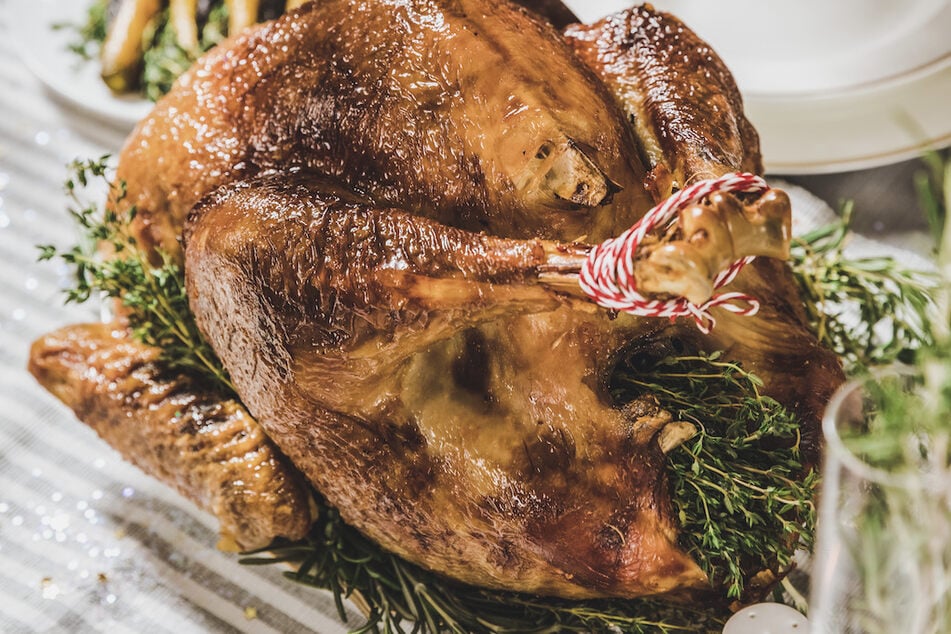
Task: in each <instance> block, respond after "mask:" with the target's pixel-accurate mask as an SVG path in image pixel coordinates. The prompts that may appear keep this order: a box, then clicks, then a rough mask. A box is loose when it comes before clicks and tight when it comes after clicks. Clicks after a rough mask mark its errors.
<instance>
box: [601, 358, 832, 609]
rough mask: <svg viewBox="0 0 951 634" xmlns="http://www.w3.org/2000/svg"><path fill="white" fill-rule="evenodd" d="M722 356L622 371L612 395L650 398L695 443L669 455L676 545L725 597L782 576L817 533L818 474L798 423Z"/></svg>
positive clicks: (754, 380)
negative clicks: (761, 575)
mask: <svg viewBox="0 0 951 634" xmlns="http://www.w3.org/2000/svg"><path fill="white" fill-rule="evenodd" d="M719 357H720V355H719V354H712V355H709V356H707V355H698V356H677V357H671V358H667V359H664V360H662V361H661V362H660V363H659V364H658V365H657V366H656V367H655V368H653V369H651V370H649V371H648V372H646V373H643V372H642V373H636V372H628V371H626V370H625V369H624V368H622V369H621V370H620V373H619V374H618V376H616V377H615V395H616V398H618V400H621V401H623V400H628V398H629V395H630V394H632V393H638V392H641V393H644V394H652V395H653V396H654V397H655V398H657V400H658V401H659V402H660V405H661V406H662V407H663V408H664V409H666V410H667V411H669V412H670V413H671V414H673V415H674V417H675V419H676V420H681V421H687V422H690V423H693V424H694V425H696V427H697V428H698V432H699V433H697V435H696V436H694V437H693V438H691V439H689V440H687V441H686V442H684V443H683V444H681V445H680V446H679V447H677V448H675V449H673V450H672V451H671V452H670V453H668V455H667V457H668V473H669V476H670V485H671V495H672V498H673V501H674V506H675V509H676V511H677V515H678V518H679V520H680V525H681V534H680V544H681V546H683V548H684V549H685V550H686V551H687V552H688V553H690V554H691V555H692V556H693V558H694V559H695V560H696V561H697V562H698V563H699V564H700V566H701V568H703V570H704V572H706V573H707V575H708V576H709V577H710V579H711V580H712V582H713V584H714V586H717V587H719V586H725V587H726V588H727V596H729V597H731V598H737V599H738V598H740V597H742V596H743V590H744V585H745V582H746V579H747V578H748V577H749V576H750V575H751V574H752V573H756V572H759V571H763V570H770V571H772V572H773V573H774V574H775V576H776V577H777V578H778V577H780V576H781V575H782V574H783V573H785V572H786V571H787V570H788V569H789V568H790V566H791V565H792V557H793V553H794V552H795V550H796V548H798V547H805V548H809V547H811V545H812V537H813V532H814V528H815V519H816V518H815V506H814V504H813V494H814V492H815V486H816V483H817V474H816V472H815V471H812V470H809V471H808V472H806V469H805V468H804V465H803V461H802V457H801V455H800V451H799V440H800V438H799V421H798V420H797V419H796V417H795V416H793V414H792V413H791V412H789V410H787V409H786V408H785V407H783V406H782V405H780V404H779V403H778V402H777V401H776V400H775V399H772V398H770V397H768V396H764V395H762V394H760V388H761V387H762V383H761V382H760V380H759V379H757V378H756V376H754V375H752V374H750V373H749V372H747V371H745V370H743V368H742V367H740V366H739V365H738V364H736V363H731V362H728V361H724V360H721V359H720V358H719Z"/></svg>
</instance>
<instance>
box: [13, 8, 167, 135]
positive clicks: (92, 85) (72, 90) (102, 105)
mask: <svg viewBox="0 0 951 634" xmlns="http://www.w3.org/2000/svg"><path fill="white" fill-rule="evenodd" d="M89 5H90V2H89V1H88V0H69V1H68V2H64V1H62V0H6V6H5V7H4V10H5V11H7V12H8V13H7V18H6V23H7V37H8V38H9V39H10V40H11V41H12V43H13V45H14V48H15V49H16V50H17V51H18V52H19V54H20V56H21V57H22V58H23V62H24V63H25V64H26V65H27V67H28V68H29V69H30V71H31V72H32V73H33V74H34V75H36V76H37V77H38V78H39V79H40V81H42V82H43V83H44V84H45V85H46V87H47V88H49V89H50V90H51V91H52V92H54V93H55V94H57V95H58V96H60V97H61V98H63V99H65V100H66V101H68V102H70V103H71V104H73V105H75V106H77V107H78V108H80V109H82V110H85V111H86V112H88V113H90V114H93V115H95V116H97V117H99V118H100V119H104V120H106V121H110V122H113V123H118V124H122V125H125V126H128V127H130V128H131V127H132V126H133V125H134V124H135V123H136V122H138V120H139V119H141V118H142V117H144V116H145V115H146V114H147V113H148V112H149V111H150V110H151V109H152V103H151V102H150V101H148V100H146V99H143V98H142V97H140V96H137V95H130V96H121V97H120V96H116V95H115V94H113V93H112V91H110V90H109V88H108V87H107V86H106V85H105V84H104V83H103V82H102V79H100V78H99V62H98V60H90V61H87V60H83V59H81V58H80V57H79V56H78V55H77V54H76V53H74V52H73V51H71V50H70V49H69V45H70V44H71V43H72V42H75V41H76V40H77V39H78V36H77V35H76V32H75V30H73V29H70V28H54V27H55V25H67V24H82V23H83V22H84V21H85V19H86V10H87V7H88V6H89Z"/></svg>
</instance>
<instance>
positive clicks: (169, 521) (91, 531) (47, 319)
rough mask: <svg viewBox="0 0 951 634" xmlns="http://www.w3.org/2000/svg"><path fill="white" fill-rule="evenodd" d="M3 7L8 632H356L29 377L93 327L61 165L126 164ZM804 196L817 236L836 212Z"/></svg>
mask: <svg viewBox="0 0 951 634" xmlns="http://www.w3.org/2000/svg"><path fill="white" fill-rule="evenodd" d="M64 1H65V0H64ZM4 8H5V4H4V0H0V33H3V34H4V37H0V632H6V633H12V632H34V631H39V632H85V631H103V632H110V633H113V632H149V633H152V632H174V633H175V634H188V633H190V632H211V631H213V632H228V631H245V632H262V633H263V632H308V631H314V632H320V633H322V634H331V633H334V632H343V631H345V630H346V628H345V627H344V626H343V625H341V623H340V622H339V620H338V618H337V616H336V613H335V609H334V607H333V604H332V601H331V598H330V596H329V595H328V594H327V593H325V592H321V591H318V590H314V589H311V588H304V587H298V586H296V585H295V584H293V583H291V582H289V581H287V580H285V579H284V578H282V576H281V570H280V569H277V568H246V567H243V566H241V565H240V564H239V563H238V561H237V558H236V557H235V556H233V555H229V554H223V553H221V552H218V551H216V550H215V548H214V545H215V543H216V541H217V527H216V522H215V521H214V519H213V518H211V517H210V516H208V515H206V514H204V513H202V512H200V511H198V510H196V509H195V508H194V507H193V506H192V505H191V504H189V503H188V502H186V501H185V500H183V499H182V498H180V497H179V496H178V495H176V494H175V493H174V492H173V491H172V490H170V489H169V488H167V487H165V486H163V485H161V484H159V483H158V482H156V481H154V480H152V479H151V478H148V477H146V476H145V475H143V474H142V473H141V472H140V471H138V470H137V469H136V468H134V467H132V466H131V465H129V464H127V463H125V462H124V461H123V460H122V459H121V457H120V456H119V455H118V454H116V453H115V452H113V451H112V450H111V449H110V448H109V447H108V446H106V444H105V443H103V442H101V441H100V440H99V439H98V437H97V436H96V435H95V434H94V433H93V432H92V431H90V430H89V429H88V428H86V427H85V426H84V425H82V424H80V423H79V422H77V421H76V420H75V418H74V417H73V416H72V414H71V412H69V411H68V410H67V409H66V408H65V407H63V406H62V405H60V404H59V402H58V401H56V400H55V399H54V398H53V397H52V396H50V395H49V394H47V393H46V392H45V391H43V390H42V389H40V387H39V386H38V385H37V384H36V383H35V382H34V381H33V379H32V378H31V377H30V376H29V375H28V374H27V372H26V371H25V365H26V359H27V352H28V348H29V345H30V342H31V341H33V340H34V339H35V338H36V337H38V336H39V335H41V334H42V333H44V332H46V331H49V330H52V329H54V328H57V327H59V326H62V325H65V324H68V323H73V322H78V321H89V320H95V319H96V318H97V314H96V312H95V310H94V309H93V308H91V307H77V306H64V305H63V297H62V292H61V291H62V289H63V288H64V285H66V284H68V279H67V275H68V271H66V270H65V269H64V268H63V267H62V266H57V265H54V264H48V263H47V264H38V263H37V262H36V259H37V253H38V252H37V249H36V247H35V245H36V244H38V243H55V244H58V245H68V244H70V243H71V242H72V241H73V240H74V237H75V234H74V230H73V227H72V226H71V224H70V221H69V220H68V218H67V216H66V214H65V211H64V210H65V207H66V200H65V196H64V195H63V193H62V183H63V181H64V178H65V175H66V169H65V165H66V164H67V163H69V162H70V161H71V160H73V159H74V158H77V157H78V158H86V157H96V156H99V155H101V154H103V153H105V152H115V151H116V150H117V149H118V148H119V146H120V144H121V142H122V139H123V137H124V136H125V133H126V131H125V130H122V129H117V128H114V127H110V125H109V124H106V123H104V122H101V121H97V120H95V119H93V118H90V117H89V116H88V115H84V114H82V113H81V112H79V111H77V110H75V109H73V108H71V107H70V106H68V105H66V104H64V103H62V102H60V101H58V100H57V99H56V98H54V97H53V96H52V95H51V94H50V93H48V92H47V91H46V90H44V88H43V87H42V86H41V85H40V84H39V83H38V82H37V81H36V80H35V79H34V78H33V77H32V75H30V73H29V72H28V71H27V70H26V68H25V67H24V66H23V65H22V64H21V63H20V62H19V61H18V58H17V56H16V55H15V52H14V51H13V50H12V47H11V44H10V40H9V38H8V37H6V36H5V35H6V32H5V31H4V30H3V29H4V28H10V26H9V18H10V17H11V16H9V15H7V13H6V12H5V11H4ZM794 194H795V198H796V207H797V213H798V214H799V217H800V218H801V219H803V218H804V219H805V220H804V222H805V223H806V224H813V223H814V222H816V220H817V218H819V217H820V216H823V215H824V214H828V213H830V212H829V211H828V209H827V208H825V207H824V206H823V205H822V204H821V203H819V202H817V201H816V200H815V199H812V198H810V197H808V196H807V195H804V193H802V192H801V191H800V192H794ZM359 623H360V618H359V615H358V614H357V613H356V612H353V613H351V615H350V625H351V626H353V625H357V624H359Z"/></svg>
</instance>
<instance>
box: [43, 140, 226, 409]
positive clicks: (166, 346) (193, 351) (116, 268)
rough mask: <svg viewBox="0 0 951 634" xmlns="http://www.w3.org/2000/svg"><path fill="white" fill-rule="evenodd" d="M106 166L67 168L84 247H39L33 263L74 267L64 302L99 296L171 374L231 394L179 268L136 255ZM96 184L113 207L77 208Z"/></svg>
mask: <svg viewBox="0 0 951 634" xmlns="http://www.w3.org/2000/svg"><path fill="white" fill-rule="evenodd" d="M108 161H109V156H108V155H106V156H103V157H101V158H99V159H94V160H86V161H74V162H73V163H72V164H71V165H70V167H69V169H70V172H71V174H72V176H71V177H70V178H69V179H68V180H67V181H66V194H67V196H68V197H69V199H70V201H71V206H70V208H69V213H70V215H71V216H72V217H73V220H75V221H76V223H77V224H78V225H79V228H80V231H81V232H82V234H83V238H84V239H83V240H82V241H81V243H80V244H77V245H76V246H74V247H72V248H71V249H69V250H66V251H60V250H59V249H58V248H57V247H56V246H54V245H40V246H39V249H40V258H39V259H40V260H51V259H54V258H56V257H58V258H60V259H61V260H62V261H63V262H65V263H66V264H68V265H70V266H71V267H73V269H74V271H75V284H74V285H73V287H72V288H70V289H68V290H67V292H66V301H67V302H75V303H83V302H85V301H87V300H89V299H90V298H92V297H98V296H104V297H106V298H116V299H118V300H119V301H120V303H121V305H122V307H123V308H124V309H125V310H124V313H123V316H124V317H125V318H126V319H128V322H129V326H130V327H131V328H132V334H133V336H134V337H135V338H136V339H138V340H139V341H142V342H143V343H146V344H148V345H151V346H155V347H157V348H159V349H160V350H161V359H162V360H164V361H165V362H166V363H167V364H168V365H169V367H171V368H173V369H178V370H183V371H191V372H194V373H197V374H198V375H199V376H203V377H205V378H206V379H210V380H212V381H214V382H215V383H216V384H218V385H220V386H221V387H223V388H225V389H226V390H228V391H229V392H232V393H233V392H234V387H233V386H232V385H231V382H230V380H229V379H228V374H227V372H226V371H225V370H224V368H223V367H222V365H221V362H220V361H219V360H218V358H217V356H216V355H215V353H214V351H213V350H212V349H211V346H209V345H208V343H207V342H206V341H205V340H204V339H203V338H202V336H201V333H200V332H199V331H198V326H197V325H196V324H195V320H194V317H193V315H192V313H191V310H190V309H189V307H188V296H187V294H186V293H185V278H184V273H183V271H182V269H181V267H180V266H179V265H178V263H177V262H175V261H174V260H172V258H170V257H169V256H168V254H167V253H165V252H163V251H162V250H157V251H156V252H155V255H156V256H157V257H158V259H159V263H158V264H155V263H154V262H150V260H149V254H148V253H146V252H145V251H143V249H141V248H140V247H139V245H138V244H137V242H136V239H135V237H134V236H133V235H132V233H131V225H132V222H133V221H134V220H135V216H136V208H135V206H134V205H130V204H128V203H126V201H125V198H126V194H125V186H124V184H122V183H118V184H116V183H115V182H114V179H113V178H112V177H111V175H110V174H109V166H108ZM94 181H100V182H109V183H113V184H112V185H111V187H112V192H113V195H112V196H111V200H112V201H113V202H112V203H111V204H110V206H109V208H107V209H105V210H102V209H100V207H99V205H98V204H95V203H93V204H87V203H85V202H84V201H83V200H82V192H83V191H84V189H85V188H86V187H88V186H89V185H90V184H91V183H93V182H94ZM104 252H106V253H108V257H104Z"/></svg>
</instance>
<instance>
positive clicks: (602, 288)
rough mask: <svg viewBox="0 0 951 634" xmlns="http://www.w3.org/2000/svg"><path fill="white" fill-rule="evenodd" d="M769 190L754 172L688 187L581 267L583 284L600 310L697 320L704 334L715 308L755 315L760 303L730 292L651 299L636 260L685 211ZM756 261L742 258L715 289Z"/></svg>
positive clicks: (599, 248)
mask: <svg viewBox="0 0 951 634" xmlns="http://www.w3.org/2000/svg"><path fill="white" fill-rule="evenodd" d="M767 189H769V185H767V184H766V181H765V180H763V179H762V178H761V177H759V176H756V175H755V174H748V173H733V174H726V175H724V176H721V177H720V178H715V179H710V180H703V181H699V182H697V183H694V184H693V185H690V186H689V187H686V188H684V189H682V190H680V191H678V192H677V193H675V194H673V195H672V196H670V197H669V198H668V199H667V200H665V201H664V202H662V203H660V204H659V205H657V206H656V207H654V208H653V209H651V210H650V211H648V212H647V213H646V214H645V215H644V217H643V218H641V219H640V220H639V221H638V222H637V223H635V224H634V226H632V227H631V228H630V229H628V230H627V231H625V232H624V233H622V234H621V235H619V236H618V237H616V238H610V239H608V240H605V241H604V242H602V243H601V244H599V245H596V246H595V247H594V248H593V249H592V250H591V253H589V254H588V259H587V260H586V261H585V263H584V265H583V266H582V267H581V273H580V275H579V278H578V283H579V285H580V286H581V289H582V290H583V291H584V292H585V293H586V294H587V295H588V296H589V297H590V298H591V299H593V300H594V301H595V303H597V304H598V305H599V306H603V307H605V308H611V309H614V310H618V311H622V312H625V313H630V314H632V315H638V316H642V317H668V318H670V319H675V318H677V317H692V318H693V319H694V321H695V322H696V324H697V328H699V329H700V331H701V332H703V333H704V334H706V333H709V332H710V330H711V329H712V328H713V327H714V326H715V325H716V320H715V319H714V318H713V315H711V314H710V309H711V308H713V307H714V306H719V307H720V308H722V309H724V310H728V311H730V312H732V313H737V314H740V315H755V314H756V312H757V311H758V310H759V302H758V301H756V299H754V298H753V297H750V296H749V295H746V294H744V293H737V292H730V293H720V294H718V295H714V296H713V297H711V298H710V299H708V300H707V301H706V302H704V303H703V304H701V305H699V306H698V305H696V304H694V303H693V302H691V301H690V300H688V299H687V298H686V297H675V298H673V299H664V300H659V299H649V298H647V297H644V296H643V295H641V294H640V293H638V292H637V280H636V279H635V277H634V256H635V254H636V253H637V249H638V247H639V245H640V244H641V242H642V241H643V240H644V237H645V236H647V234H648V233H650V232H651V231H653V230H654V228H655V227H657V226H658V225H667V224H669V223H670V222H671V221H672V220H673V219H674V216H675V215H676V214H677V212H679V211H680V210H681V209H683V208H684V207H686V206H688V205H690V204H692V203H694V202H697V201H699V200H701V199H703V198H704V197H706V196H709V195H710V194H713V193H715V192H734V191H740V192H750V193H752V192H762V191H766V190H767ZM753 258H754V256H747V257H744V258H740V259H739V260H737V261H736V262H734V263H733V264H731V265H730V266H729V267H727V268H726V269H724V270H723V271H720V272H719V273H718V274H717V276H716V278H714V281H713V287H714V289H718V288H721V287H722V286H726V285H727V284H729V283H730V282H732V281H733V279H734V278H735V277H736V275H737V274H738V273H739V272H740V270H741V269H742V268H743V267H744V266H746V265H747V264H748V263H750V262H752V261H753Z"/></svg>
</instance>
